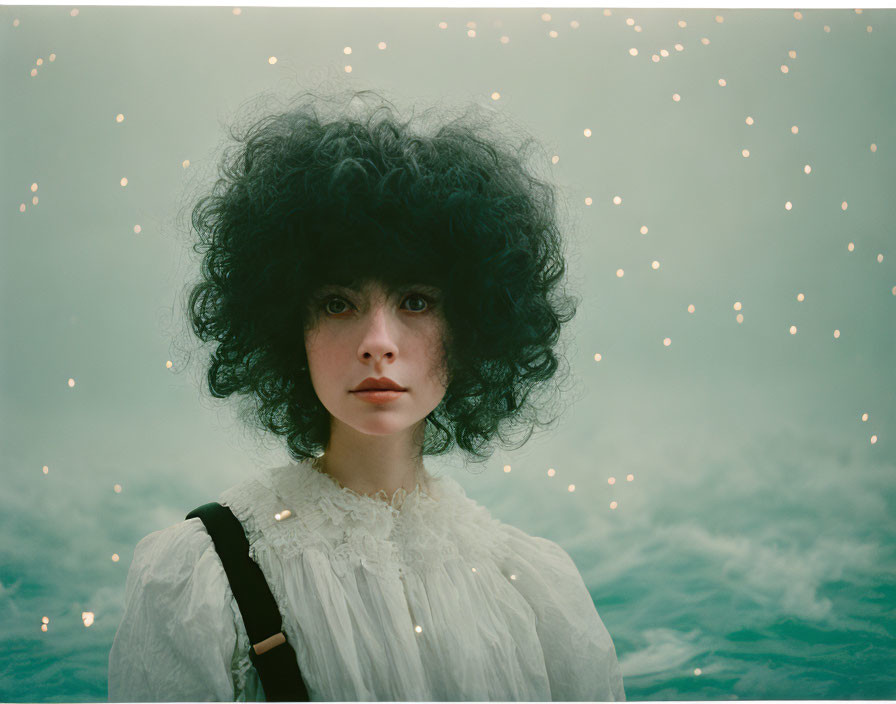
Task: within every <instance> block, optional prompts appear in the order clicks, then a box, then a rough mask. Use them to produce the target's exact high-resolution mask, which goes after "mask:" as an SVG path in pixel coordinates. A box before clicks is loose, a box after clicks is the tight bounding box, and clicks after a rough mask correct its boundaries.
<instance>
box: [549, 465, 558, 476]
mask: <svg viewBox="0 0 896 704" xmlns="http://www.w3.org/2000/svg"><path fill="white" fill-rule="evenodd" d="M556 473H557V470H555V469H554V468H553V467H551V468H550V469H549V470H548V476H549V477H553V476H554V475H555V474H556Z"/></svg>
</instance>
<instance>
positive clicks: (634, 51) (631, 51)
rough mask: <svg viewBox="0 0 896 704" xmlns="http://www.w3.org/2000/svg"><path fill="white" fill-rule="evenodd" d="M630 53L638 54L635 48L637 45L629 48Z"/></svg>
mask: <svg viewBox="0 0 896 704" xmlns="http://www.w3.org/2000/svg"><path fill="white" fill-rule="evenodd" d="M628 53H629V54H631V55H632V56H637V55H638V50H637V49H635V47H632V48H631V49H629V50H628Z"/></svg>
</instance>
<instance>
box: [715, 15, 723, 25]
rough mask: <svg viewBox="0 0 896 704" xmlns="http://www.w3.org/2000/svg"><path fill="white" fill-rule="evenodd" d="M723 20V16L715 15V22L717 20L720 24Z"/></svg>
mask: <svg viewBox="0 0 896 704" xmlns="http://www.w3.org/2000/svg"><path fill="white" fill-rule="evenodd" d="M724 21H725V18H724V17H722V16H721V15H716V22H718V23H719V24H722V22H724Z"/></svg>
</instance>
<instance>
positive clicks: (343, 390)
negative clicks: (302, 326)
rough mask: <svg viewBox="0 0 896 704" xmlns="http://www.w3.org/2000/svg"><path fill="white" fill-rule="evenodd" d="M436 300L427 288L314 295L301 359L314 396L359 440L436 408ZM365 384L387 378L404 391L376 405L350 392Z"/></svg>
mask: <svg viewBox="0 0 896 704" xmlns="http://www.w3.org/2000/svg"><path fill="white" fill-rule="evenodd" d="M440 298H441V292H440V291H439V289H438V288H435V287H431V286H411V287H406V288H403V289H401V290H400V291H399V292H397V293H394V294H391V295H390V294H388V292H387V291H386V289H385V288H384V287H383V286H382V285H381V284H380V283H379V282H368V283H367V284H366V285H365V286H364V287H363V288H362V290H361V291H355V290H353V289H349V288H346V287H342V286H325V287H323V288H321V289H320V290H318V291H317V292H316V294H315V296H314V297H313V299H312V306H313V308H314V309H315V310H314V311H312V315H314V316H316V320H315V319H314V318H312V323H311V325H312V327H311V329H310V330H308V331H306V333H305V351H306V353H307V355H308V371H309V373H310V375H311V383H312V385H313V386H314V391H315V392H316V393H317V397H318V398H319V399H320V401H321V403H322V404H323V405H324V407H325V408H326V409H327V410H328V411H329V412H330V414H331V415H333V416H334V417H335V418H337V419H338V420H340V421H342V422H343V423H345V424H346V425H348V426H350V427H352V428H354V429H355V430H357V431H359V432H361V433H365V434H368V435H389V434H392V433H396V432H400V431H403V430H406V429H407V428H409V427H412V426H415V425H416V424H417V423H419V422H420V420H421V419H423V418H425V417H426V416H427V415H429V413H430V412H431V411H432V410H433V409H434V408H435V407H436V406H438V405H439V402H440V401H441V400H442V398H443V397H444V395H445V390H446V383H447V378H446V370H445V367H444V350H443V344H442V335H443V332H444V329H445V324H446V323H445V320H444V317H443V314H442V310H441V305H440V303H441V302H440ZM368 377H373V378H374V379H381V378H382V377H387V378H389V379H391V380H392V381H394V382H395V383H397V384H398V385H399V386H400V387H402V388H403V389H404V390H403V391H401V392H398V393H393V394H386V395H383V394H380V395H379V397H378V396H377V395H374V394H369V393H359V392H357V391H355V389H357V387H358V386H360V385H361V384H362V382H363V381H364V380H365V379H367V378H368Z"/></svg>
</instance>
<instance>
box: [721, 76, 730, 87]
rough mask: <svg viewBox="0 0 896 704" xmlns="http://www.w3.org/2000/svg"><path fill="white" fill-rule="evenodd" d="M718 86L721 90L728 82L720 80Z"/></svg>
mask: <svg viewBox="0 0 896 704" xmlns="http://www.w3.org/2000/svg"><path fill="white" fill-rule="evenodd" d="M719 85H720V86H722V88H724V87H725V86H727V85H728V81H726V80H725V79H724V78H720V79H719Z"/></svg>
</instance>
